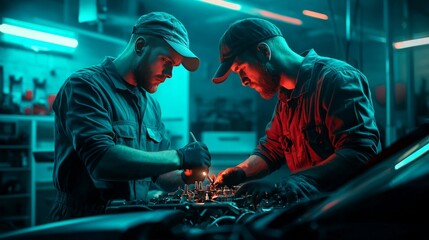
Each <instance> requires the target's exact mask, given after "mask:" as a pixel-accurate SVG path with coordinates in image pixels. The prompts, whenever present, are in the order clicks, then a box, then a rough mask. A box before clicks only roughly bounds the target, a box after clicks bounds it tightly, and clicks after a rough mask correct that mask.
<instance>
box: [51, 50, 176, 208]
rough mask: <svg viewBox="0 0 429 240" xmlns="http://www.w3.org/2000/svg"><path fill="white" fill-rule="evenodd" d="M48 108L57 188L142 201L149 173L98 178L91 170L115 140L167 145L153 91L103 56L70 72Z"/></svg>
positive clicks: (92, 198)
mask: <svg viewBox="0 0 429 240" xmlns="http://www.w3.org/2000/svg"><path fill="white" fill-rule="evenodd" d="M53 110H54V111H55V169H54V185H55V187H56V189H57V190H58V191H60V192H63V193H66V194H68V195H71V196H72V197H73V198H74V199H78V201H79V202H80V201H83V202H91V203H101V204H105V203H106V202H107V201H108V200H111V199H126V200H134V199H143V200H146V196H147V191H148V187H149V185H150V181H151V179H150V178H147V179H141V180H137V181H100V180H96V179H94V178H92V177H91V172H92V171H93V169H94V166H95V165H96V164H97V162H98V161H100V159H101V158H102V156H103V155H104V154H105V153H106V151H107V150H108V149H109V148H110V147H112V146H114V145H118V144H119V145H125V146H128V147H132V148H135V149H139V150H144V151H149V152H152V151H161V150H167V149H169V148H170V141H169V139H168V138H167V137H166V131H165V126H164V124H163V123H162V122H161V109H160V106H159V103H158V102H157V101H156V100H155V99H154V98H153V96H151V95H150V94H149V93H148V92H146V91H145V90H144V89H143V88H141V87H136V86H132V85H130V84H128V83H127V82H125V80H124V79H123V78H122V77H121V76H120V75H119V73H118V72H117V70H116V67H115V66H114V64H113V58H111V57H107V58H106V59H105V60H104V61H103V62H102V63H101V64H100V65H96V66H93V67H89V68H85V69H82V70H79V71H77V72H75V73H74V74H72V75H71V76H70V77H69V78H68V79H67V80H66V81H65V82H64V84H63V86H62V87H61V89H60V90H59V92H58V95H57V97H56V100H55V102H54V104H53ZM119 165H120V164H119ZM121 167H124V168H127V166H126V165H123V166H121ZM153 177H156V176H153Z"/></svg>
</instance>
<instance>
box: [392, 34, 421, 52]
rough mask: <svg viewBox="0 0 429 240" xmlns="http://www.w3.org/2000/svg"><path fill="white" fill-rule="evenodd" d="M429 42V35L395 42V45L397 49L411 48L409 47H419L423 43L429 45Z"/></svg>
mask: <svg viewBox="0 0 429 240" xmlns="http://www.w3.org/2000/svg"><path fill="white" fill-rule="evenodd" d="M427 44H429V37H425V38H417V39H412V40H407V41H402V42H395V43H393V47H394V48H396V49H403V48H409V47H417V46H421V45H427Z"/></svg>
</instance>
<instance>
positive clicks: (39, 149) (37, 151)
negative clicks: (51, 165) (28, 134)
mask: <svg viewBox="0 0 429 240" xmlns="http://www.w3.org/2000/svg"><path fill="white" fill-rule="evenodd" d="M43 152H54V148H53V147H52V148H50V147H47V148H35V149H33V153H43Z"/></svg>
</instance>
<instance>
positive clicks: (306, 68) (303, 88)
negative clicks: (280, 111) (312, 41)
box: [279, 49, 319, 102]
mask: <svg viewBox="0 0 429 240" xmlns="http://www.w3.org/2000/svg"><path fill="white" fill-rule="evenodd" d="M300 55H301V56H303V57H304V60H303V61H302V63H301V66H300V68H299V70H298V76H297V77H296V86H295V88H294V89H293V90H288V89H286V88H283V87H282V88H281V89H280V92H279V99H280V100H282V101H284V102H286V101H287V100H289V99H291V98H296V97H299V96H300V95H302V94H304V93H306V92H307V91H308V86H309V83H310V81H309V80H310V79H311V75H312V73H313V71H312V69H313V66H314V64H315V62H316V60H317V58H318V57H319V55H317V53H316V51H314V50H313V49H310V50H307V51H305V52H303V53H301V54H300Z"/></svg>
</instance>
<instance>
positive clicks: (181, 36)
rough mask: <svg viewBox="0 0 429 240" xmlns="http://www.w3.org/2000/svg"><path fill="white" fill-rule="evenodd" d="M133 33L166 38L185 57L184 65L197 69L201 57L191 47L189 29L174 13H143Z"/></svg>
mask: <svg viewBox="0 0 429 240" xmlns="http://www.w3.org/2000/svg"><path fill="white" fill-rule="evenodd" d="M132 33H133V34H146V35H151V36H155V37H159V38H162V39H164V40H165V41H166V42H167V43H168V45H170V47H172V48H173V49H174V50H175V51H176V52H177V53H179V54H180V55H181V56H182V57H183V61H182V65H183V66H184V67H185V68H186V69H187V70H189V71H192V72H193V71H195V70H197V69H198V67H199V65H200V59H199V58H198V57H197V56H196V55H195V54H194V53H193V52H192V51H191V50H190V49H189V38H188V31H186V28H185V26H184V25H183V24H182V23H181V22H180V21H179V20H178V19H177V18H175V17H174V16H173V15H171V14H168V13H165V12H151V13H148V14H145V15H142V16H141V17H140V18H139V19H138V20H137V22H136V24H135V25H134V27H133V32H132Z"/></svg>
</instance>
